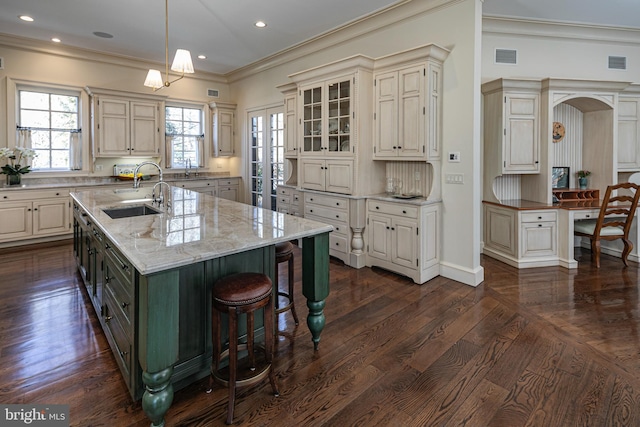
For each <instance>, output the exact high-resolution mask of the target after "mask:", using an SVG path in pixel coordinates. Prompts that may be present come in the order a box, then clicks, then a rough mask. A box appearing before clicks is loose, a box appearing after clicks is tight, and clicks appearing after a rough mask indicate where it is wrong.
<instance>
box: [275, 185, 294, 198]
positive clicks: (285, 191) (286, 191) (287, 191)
mask: <svg viewBox="0 0 640 427" xmlns="http://www.w3.org/2000/svg"><path fill="white" fill-rule="evenodd" d="M291 194H293V189H291V188H286V187H278V196H291Z"/></svg>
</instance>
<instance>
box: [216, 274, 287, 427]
mask: <svg viewBox="0 0 640 427" xmlns="http://www.w3.org/2000/svg"><path fill="white" fill-rule="evenodd" d="M272 293H273V285H272V283H271V279H270V278H269V277H268V276H266V275H264V274H260V273H237V274H232V275H230V276H226V277H223V278H221V279H220V280H218V281H217V282H216V283H215V284H214V286H213V316H212V317H213V325H212V340H213V360H212V364H211V376H210V377H209V390H208V391H207V392H211V389H212V388H213V382H214V381H216V382H218V383H220V384H222V385H225V386H228V387H229V405H228V409H227V424H232V423H233V408H234V405H235V399H236V387H242V386H249V385H252V384H255V383H257V382H258V381H260V380H262V379H263V378H264V377H266V376H267V375H268V376H269V382H271V388H272V389H273V394H274V395H275V396H276V397H277V396H279V392H278V388H277V386H276V380H275V375H274V372H273V368H272V366H271V363H272V359H273V346H274V333H273V332H274V328H273V297H272ZM260 308H263V309H264V360H263V361H260V362H261V363H259V365H260V366H259V367H258V366H256V354H255V349H254V342H253V340H254V317H253V315H254V312H255V311H256V310H258V309H260ZM222 313H227V314H228V315H229V349H228V350H225V351H221V349H222V343H221V339H222V338H221V328H222V327H221V321H222ZM242 313H246V315H247V342H246V344H239V343H238V315H239V314H242ZM242 350H246V351H247V357H246V358H243V359H241V361H240V362H242V363H239V361H238V351H242ZM225 358H228V361H229V366H228V369H227V370H226V372H225V369H223V370H220V362H221V361H222V360H224V359H225Z"/></svg>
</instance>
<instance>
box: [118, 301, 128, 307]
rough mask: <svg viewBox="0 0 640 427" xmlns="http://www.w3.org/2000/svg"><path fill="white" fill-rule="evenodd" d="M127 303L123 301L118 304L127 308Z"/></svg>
mask: <svg viewBox="0 0 640 427" xmlns="http://www.w3.org/2000/svg"><path fill="white" fill-rule="evenodd" d="M128 305H129V303H128V302H123V303H122V304H120V307H122V308H127V306H128Z"/></svg>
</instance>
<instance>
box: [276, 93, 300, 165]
mask: <svg viewBox="0 0 640 427" xmlns="http://www.w3.org/2000/svg"><path fill="white" fill-rule="evenodd" d="M279 89H280V90H281V91H282V93H283V95H284V156H285V157H287V158H291V157H296V156H297V155H298V138H297V132H298V126H297V123H296V122H297V117H298V113H297V108H296V105H297V99H298V91H297V88H296V85H295V84H293V83H289V84H286V85H284V86H280V87H279Z"/></svg>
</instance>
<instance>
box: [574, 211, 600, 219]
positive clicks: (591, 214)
mask: <svg viewBox="0 0 640 427" xmlns="http://www.w3.org/2000/svg"><path fill="white" fill-rule="evenodd" d="M598 215H600V211H598V210H592V211H578V212H575V213H574V214H573V219H598Z"/></svg>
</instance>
